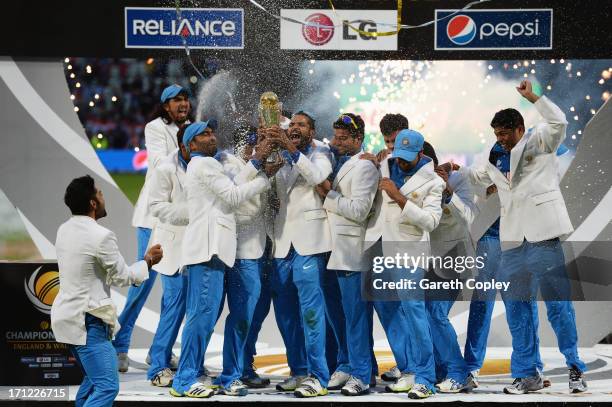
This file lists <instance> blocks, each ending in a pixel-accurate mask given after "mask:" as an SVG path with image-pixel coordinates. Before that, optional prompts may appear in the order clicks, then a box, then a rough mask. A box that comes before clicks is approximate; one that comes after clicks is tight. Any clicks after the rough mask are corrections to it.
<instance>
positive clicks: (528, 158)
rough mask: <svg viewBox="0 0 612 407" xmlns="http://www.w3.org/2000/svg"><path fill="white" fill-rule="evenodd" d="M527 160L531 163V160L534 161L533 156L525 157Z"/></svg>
mask: <svg viewBox="0 0 612 407" xmlns="http://www.w3.org/2000/svg"><path fill="white" fill-rule="evenodd" d="M525 160H527V162H528V163H530V162H531V160H533V156H531V155H528V156H527V157H525Z"/></svg>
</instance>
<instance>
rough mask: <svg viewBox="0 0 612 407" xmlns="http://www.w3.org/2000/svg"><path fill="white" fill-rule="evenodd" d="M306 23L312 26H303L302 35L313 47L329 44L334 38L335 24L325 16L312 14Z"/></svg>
mask: <svg viewBox="0 0 612 407" xmlns="http://www.w3.org/2000/svg"><path fill="white" fill-rule="evenodd" d="M305 21H306V22H307V23H312V24H308V25H307V24H304V25H303V26H302V35H303V36H304V39H305V40H306V41H308V42H309V43H311V44H312V45H324V44H327V43H328V42H329V41H330V40H331V39H332V37H333V36H334V22H333V21H332V19H331V18H329V17H328V16H326V15H325V14H323V13H315V14H312V15H310V16H308V18H306V20H305Z"/></svg>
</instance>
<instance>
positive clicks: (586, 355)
mask: <svg viewBox="0 0 612 407" xmlns="http://www.w3.org/2000/svg"><path fill="white" fill-rule="evenodd" d="M541 351H542V359H543V361H544V363H545V372H544V373H545V375H546V376H547V377H548V378H550V379H551V381H552V386H551V387H549V388H546V389H543V390H541V391H539V392H536V393H530V394H527V395H519V396H515V395H505V394H503V387H504V385H506V384H509V383H511V382H512V379H511V378H510V375H509V374H508V373H507V370H508V368H509V360H508V356H509V354H510V349H508V348H491V349H489V351H488V353H487V363H486V364H485V366H484V368H483V373H482V375H481V379H480V386H479V387H478V388H477V389H475V390H474V391H473V392H471V393H467V394H464V393H461V394H436V395H434V396H432V397H430V398H429V399H427V400H424V402H425V403H428V404H430V403H433V404H438V403H439V404H444V405H447V406H448V405H450V404H448V403H454V402H461V403H462V404H479V405H485V403H486V404H493V403H499V404H508V403H528V404H534V405H535V404H546V405H565V404H572V405H574V404H578V405H593V404H597V403H612V345H597V346H595V347H593V348H588V349H580V354H581V357H582V358H583V359H584V361H585V362H586V363H587V366H588V372H587V374H586V378H587V380H588V385H589V390H588V392H586V393H583V394H577V395H570V394H569V393H568V385H567V368H566V367H565V363H564V361H563V358H562V356H561V354H560V353H559V352H558V351H557V349H555V348H542V350H541ZM146 352H147V350H145V349H135V350H133V351H130V359H131V360H130V363H131V364H130V369H129V371H128V372H127V373H125V374H121V375H120V378H121V391H120V393H119V396H118V397H117V399H116V401H115V404H114V405H115V406H120V407H129V406H143V405H145V404H146V405H150V406H151V407H158V406H164V405H168V406H178V405H181V404H187V403H189V404H191V403H194V402H196V403H197V402H205V403H219V404H223V405H224V406H230V405H242V406H244V405H245V404H248V403H253V404H257V405H260V406H263V405H272V404H279V405H281V404H287V403H297V402H306V403H309V405H321V406H323V405H325V406H332V405H334V406H337V405H339V404H340V403H359V404H360V405H363V406H374V405H382V404H389V403H406V402H416V401H414V400H410V399H408V397H407V396H406V394H403V393H402V394H389V393H385V390H384V388H385V382H383V381H381V380H380V379H379V380H378V383H377V386H376V388H374V389H373V390H372V393H371V394H369V395H367V396H361V397H345V396H342V395H341V394H340V392H339V391H334V392H330V394H329V395H328V396H325V397H317V398H315V399H308V400H305V399H296V398H294V397H293V395H291V394H286V393H280V392H278V391H276V390H275V389H274V386H275V384H276V383H278V382H279V381H280V380H282V379H283V378H284V375H283V374H281V373H283V372H287V370H288V369H287V367H286V364H285V363H283V361H284V358H283V356H284V355H282V354H281V353H279V349H269V350H266V351H265V352H263V353H264V354H260V355H258V359H257V364H258V372H259V373H260V374H262V375H264V376H267V377H269V378H270V379H271V380H272V385H271V386H270V388H267V389H251V390H250V393H249V395H248V396H246V397H230V396H219V395H215V396H213V397H212V398H210V399H205V400H195V399H187V398H174V397H172V396H170V395H169V394H168V389H166V388H159V387H153V386H151V385H150V383H149V382H148V381H146V375H145V372H146V369H147V365H146V364H145V363H144V360H145V357H146ZM386 354H387V352H386V351H384V350H378V351H377V358H378V360H379V361H380V362H381V367H383V368H386V367H388V366H389V364H390V363H392V361H390V360H387V356H385V355H386ZM207 356H208V358H207V360H208V362H207V366H208V367H209V368H210V370H211V372H212V373H213V374H215V373H216V372H218V371H219V368H220V362H221V359H220V355H207ZM381 371H382V369H381ZM270 372H272V373H276V374H269V373H270ZM279 372H280V373H279ZM9 389H10V387H7V386H2V387H0V405H12V406H16V405H21V406H30V405H44V406H49V407H50V406H68V405H74V403H73V400H74V395H75V394H76V391H77V389H78V386H70V387H69V392H68V394H69V399H70V400H71V402H68V401H66V400H64V401H58V400H54V401H52V400H46V401H42V400H31V399H30V400H11V399H10V395H9Z"/></svg>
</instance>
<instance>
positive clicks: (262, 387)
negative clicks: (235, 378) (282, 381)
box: [241, 380, 270, 389]
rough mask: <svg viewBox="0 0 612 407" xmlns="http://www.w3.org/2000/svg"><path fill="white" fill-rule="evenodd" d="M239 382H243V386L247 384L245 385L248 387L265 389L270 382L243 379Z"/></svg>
mask: <svg viewBox="0 0 612 407" xmlns="http://www.w3.org/2000/svg"><path fill="white" fill-rule="evenodd" d="M241 382H242V383H243V384H244V385H245V386H247V387H249V388H251V389H265V388H266V387H268V386H269V385H270V382H268V383H261V384H254V383H245V381H244V380H241Z"/></svg>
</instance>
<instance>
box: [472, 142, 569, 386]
mask: <svg viewBox="0 0 612 407" xmlns="http://www.w3.org/2000/svg"><path fill="white" fill-rule="evenodd" d="M485 154H486V157H480V159H481V160H485V161H489V162H490V163H491V164H493V165H495V166H496V167H497V168H498V169H499V170H500V171H502V172H507V171H509V170H508V169H509V168H510V152H509V151H506V150H505V149H504V148H503V147H502V146H501V145H500V144H499V143H495V144H494V145H493V147H491V148H487V149H485ZM557 158H558V159H559V179H561V178H563V175H564V174H565V171H566V170H567V168H569V164H570V161H571V158H570V157H569V153H568V148H567V147H566V146H564V145H563V144H561V146H559V148H558V149H557ZM474 190H475V191H476V194H475V201H474V203H475V205H476V207H477V208H478V209H477V211H476V212H477V213H478V214H477V215H476V216H475V217H474V221H473V222H472V225H471V227H470V233H471V236H472V240H473V241H474V242H477V247H476V255H477V256H478V257H480V258H482V259H483V262H484V267H483V268H481V269H480V270H479V273H478V276H477V281H491V280H493V279H495V278H497V270H498V269H499V263H500V260H501V246H500V242H499V214H500V203H499V197H498V195H497V187H496V186H495V185H490V186H488V187H486V188H485V187H483V186H481V185H478V186H476V188H474ZM496 294H497V291H496V290H486V291H480V290H475V291H474V293H473V295H472V300H471V302H470V315H469V318H468V329H467V334H466V340H465V349H464V351H463V356H464V358H465V362H466V363H467V367H468V370H470V372H471V373H470V375H471V382H472V384H474V385H476V386H478V375H479V371H480V368H481V367H482V365H483V363H484V360H485V356H486V350H487V339H488V337H489V328H490V326H491V317H492V314H493V307H494V305H495V296H496ZM533 307H534V310H535V312H534V314H533V315H534V317H535V318H536V319H537V302H535V301H534V302H533ZM536 323H537V321H536ZM543 367H544V365H543V363H542V361H541V359H539V362H538V370H539V371H540V372H541V371H542V369H543ZM543 382H544V387H549V386H550V385H551V382H550V380H548V379H547V378H546V377H543Z"/></svg>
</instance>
